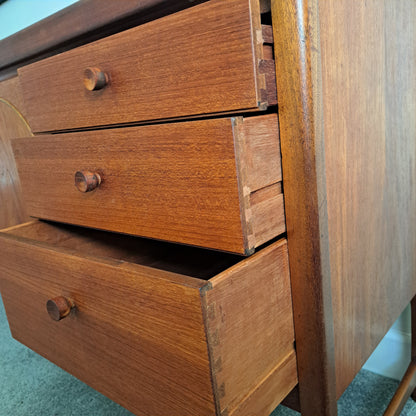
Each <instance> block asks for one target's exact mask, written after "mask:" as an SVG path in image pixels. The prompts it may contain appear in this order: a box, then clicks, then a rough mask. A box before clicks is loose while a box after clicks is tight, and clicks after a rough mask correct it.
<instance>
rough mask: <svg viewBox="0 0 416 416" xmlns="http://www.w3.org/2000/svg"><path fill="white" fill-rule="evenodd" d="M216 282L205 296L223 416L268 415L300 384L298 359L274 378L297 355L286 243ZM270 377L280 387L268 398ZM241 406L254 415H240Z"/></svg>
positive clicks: (208, 331) (226, 274)
mask: <svg viewBox="0 0 416 416" xmlns="http://www.w3.org/2000/svg"><path fill="white" fill-rule="evenodd" d="M210 282H211V284H212V290H208V291H207V292H206V293H205V296H206V299H205V301H206V315H207V334H208V335H207V336H208V340H210V345H211V349H210V353H211V362H212V363H213V379H214V386H215V388H216V392H217V395H218V399H219V403H218V406H219V412H218V414H221V415H226V414H230V415H233V414H235V415H237V414H250V415H251V414H253V415H257V416H261V415H263V416H268V415H269V414H270V411H272V410H273V409H274V407H275V406H277V404H278V403H279V402H280V401H281V400H283V398H284V397H285V396H286V395H287V394H288V393H289V392H290V390H292V388H293V387H294V386H295V385H296V383H297V377H296V368H295V366H294V365H293V364H294V362H295V360H294V357H292V361H291V365H289V368H290V371H289V374H287V371H282V372H278V373H276V374H274V370H276V371H278V370H277V369H276V367H278V368H280V367H281V361H283V360H284V359H285V357H286V356H287V355H288V354H290V353H293V351H294V345H293V340H294V332H293V317H292V302H291V297H290V280H289V266H288V256H287V245H286V241H285V240H280V241H279V242H277V243H274V244H272V245H271V246H269V247H267V248H265V249H264V250H261V251H260V252H259V253H256V254H255V255H254V256H251V257H250V258H249V259H246V260H244V261H243V262H241V263H238V264H237V265H235V266H233V267H232V268H230V269H228V270H226V271H224V272H223V273H222V274H219V275H217V276H215V277H214V278H212V279H211V281H210ZM269 377H272V378H273V379H275V378H277V379H278V380H274V381H273V382H271V384H272V385H273V386H274V387H275V388H276V390H274V396H273V397H270V396H269V394H266V390H267V389H268V388H269V387H267V386H268V383H269V381H266V380H267V379H268V378H269ZM283 380H284V382H283ZM263 389H265V390H263ZM263 395H265V396H263ZM251 396H252V397H251ZM266 397H267V398H268V401H267V402H266V403H264V402H263V401H262V399H265V398H266ZM248 398H250V399H248ZM247 400H251V403H250V404H248V403H247ZM241 402H245V403H243V404H241ZM240 404H241V407H242V409H245V408H246V409H247V408H250V409H251V410H250V412H249V413H245V411H242V413H240V410H241V409H239V406H240Z"/></svg>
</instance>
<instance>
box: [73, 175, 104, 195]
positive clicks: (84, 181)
mask: <svg viewBox="0 0 416 416" xmlns="http://www.w3.org/2000/svg"><path fill="white" fill-rule="evenodd" d="M100 183H101V176H100V175H99V173H97V172H90V171H88V170H82V171H78V172H76V173H75V186H76V187H77V189H78V191H80V192H90V191H93V190H94V189H96V188H98V187H99V185H100Z"/></svg>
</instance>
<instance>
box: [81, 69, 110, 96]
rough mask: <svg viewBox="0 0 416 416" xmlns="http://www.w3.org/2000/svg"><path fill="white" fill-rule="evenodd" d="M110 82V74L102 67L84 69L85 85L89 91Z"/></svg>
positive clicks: (99, 88) (98, 88)
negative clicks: (102, 69)
mask: <svg viewBox="0 0 416 416" xmlns="http://www.w3.org/2000/svg"><path fill="white" fill-rule="evenodd" d="M107 83H108V76H107V74H106V73H105V72H104V71H101V69H100V68H87V69H86V70H85V71H84V85H85V88H86V89H87V90H88V91H96V90H101V89H102V88H104V87H105V86H106V85H107Z"/></svg>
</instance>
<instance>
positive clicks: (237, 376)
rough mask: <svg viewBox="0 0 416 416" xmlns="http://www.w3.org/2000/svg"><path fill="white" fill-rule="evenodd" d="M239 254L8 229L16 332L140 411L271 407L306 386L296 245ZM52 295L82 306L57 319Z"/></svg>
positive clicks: (5, 257)
mask: <svg viewBox="0 0 416 416" xmlns="http://www.w3.org/2000/svg"><path fill="white" fill-rule="evenodd" d="M239 260H241V257H239V256H236V255H231V254H226V253H220V252H214V251H209V250H201V249H198V248H194V247H186V246H179V245H173V244H169V243H162V242H158V241H152V240H146V239H140V238H135V237H130V236H122V235H119V234H111V233H108V232H102V231H95V230H86V229H83V228H78V227H73V226H63V225H60V226H58V225H53V224H49V223H45V222H41V221H33V222H31V223H27V224H23V225H20V226H16V227H12V228H10V229H6V230H3V231H2V232H0V285H1V294H2V297H3V300H4V304H5V307H6V312H7V316H8V320H9V323H10V327H11V331H12V334H13V336H14V337H15V338H16V339H17V340H19V341H20V342H22V343H23V344H25V345H27V346H29V347H30V348H32V349H33V350H34V351H36V352H38V353H39V354H41V355H43V356H45V357H46V358H48V359H49V360H51V361H53V362H54V363H56V364H57V365H59V366H61V367H62V368H64V369H65V370H66V371H68V372H70V373H72V374H74V375H75V376H76V377H78V378H79V379H81V380H83V381H85V382H86V383H88V384H89V385H90V386H92V387H93V388H95V389H97V390H99V391H100V392H102V393H104V394H105V395H107V396H108V397H110V398H112V399H114V400H116V401H118V402H119V403H121V404H122V405H123V406H125V407H126V408H128V409H130V410H131V411H133V412H135V413H136V414H138V415H141V414H143V415H149V414H151V415H154V416H157V415H163V416H166V415H194V416H203V415H214V414H218V415H219V414H227V415H230V416H231V415H253V414H259V413H261V414H269V413H270V412H271V411H272V410H273V408H274V406H276V405H277V404H278V403H279V402H280V401H281V400H282V399H283V398H284V397H285V396H286V394H287V393H289V391H290V390H291V389H292V388H293V387H294V386H295V384H296V383H297V376H296V360H295V352H294V345H293V340H294V333H293V322H292V318H293V317H292V304H291V294H290V284H289V272H288V256H287V247H286V240H280V241H278V242H276V243H273V244H272V245H270V246H269V247H267V248H265V249H264V250H261V251H260V252H259V253H256V254H254V255H253V256H251V257H250V258H247V259H244V260H242V261H239ZM51 299H55V300H54V302H55V303H58V300H61V301H62V299H64V300H67V301H68V302H69V301H70V302H72V303H73V305H75V306H74V308H73V309H72V310H71V311H70V313H69V314H68V315H67V316H66V317H65V318H64V319H62V320H60V321H58V322H57V321H54V320H53V319H51V317H50V316H48V312H47V309H46V304H47V301H48V300H51ZM50 303H51V302H50ZM52 305H53V303H52ZM50 310H51V313H56V310H53V309H52V308H51V309H50ZM61 312H62V311H61ZM56 318H59V316H57V317H56ZM253 405H254V406H255V407H252V406H253ZM259 405H260V407H261V406H264V408H261V409H260V408H259V407H258V406H259Z"/></svg>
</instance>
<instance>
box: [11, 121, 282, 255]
mask: <svg viewBox="0 0 416 416" xmlns="http://www.w3.org/2000/svg"><path fill="white" fill-rule="evenodd" d="M13 148H14V153H15V157H16V161H17V165H18V170H19V176H20V180H21V183H22V187H23V195H24V198H25V202H26V205H27V210H28V213H29V215H31V216H33V217H37V218H43V219H49V220H54V221H60V222H66V223H70V224H77V225H82V226H88V227H93V228H99V229H105V230H111V231H117V232H122V233H127V234H134V235H139V236H145V237H151V238H157V239H162V240H168V241H174V242H180V243H185V244H191V245H197V246H203V247H208V248H214V249H218V250H224V251H230V252H236V253H240V254H249V253H251V252H252V251H253V250H254V248H255V247H257V246H259V245H261V244H263V243H264V242H265V241H267V240H269V239H271V238H274V237H276V236H277V235H279V234H281V233H283V232H284V231H285V220H284V209H283V194H282V189H281V186H280V181H281V167H280V145H279V137H278V126H277V116H276V115H275V114H274V115H273V114H272V115H265V116H259V117H250V118H245V119H243V118H227V119H214V120H203V121H202V120H201V121H191V122H180V123H169V124H162V125H148V126H141V127H129V128H120V129H106V130H99V131H89V132H80V133H65V134H61V135H44V136H36V137H30V138H26V139H16V140H13ZM80 191H81V192H80Z"/></svg>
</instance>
